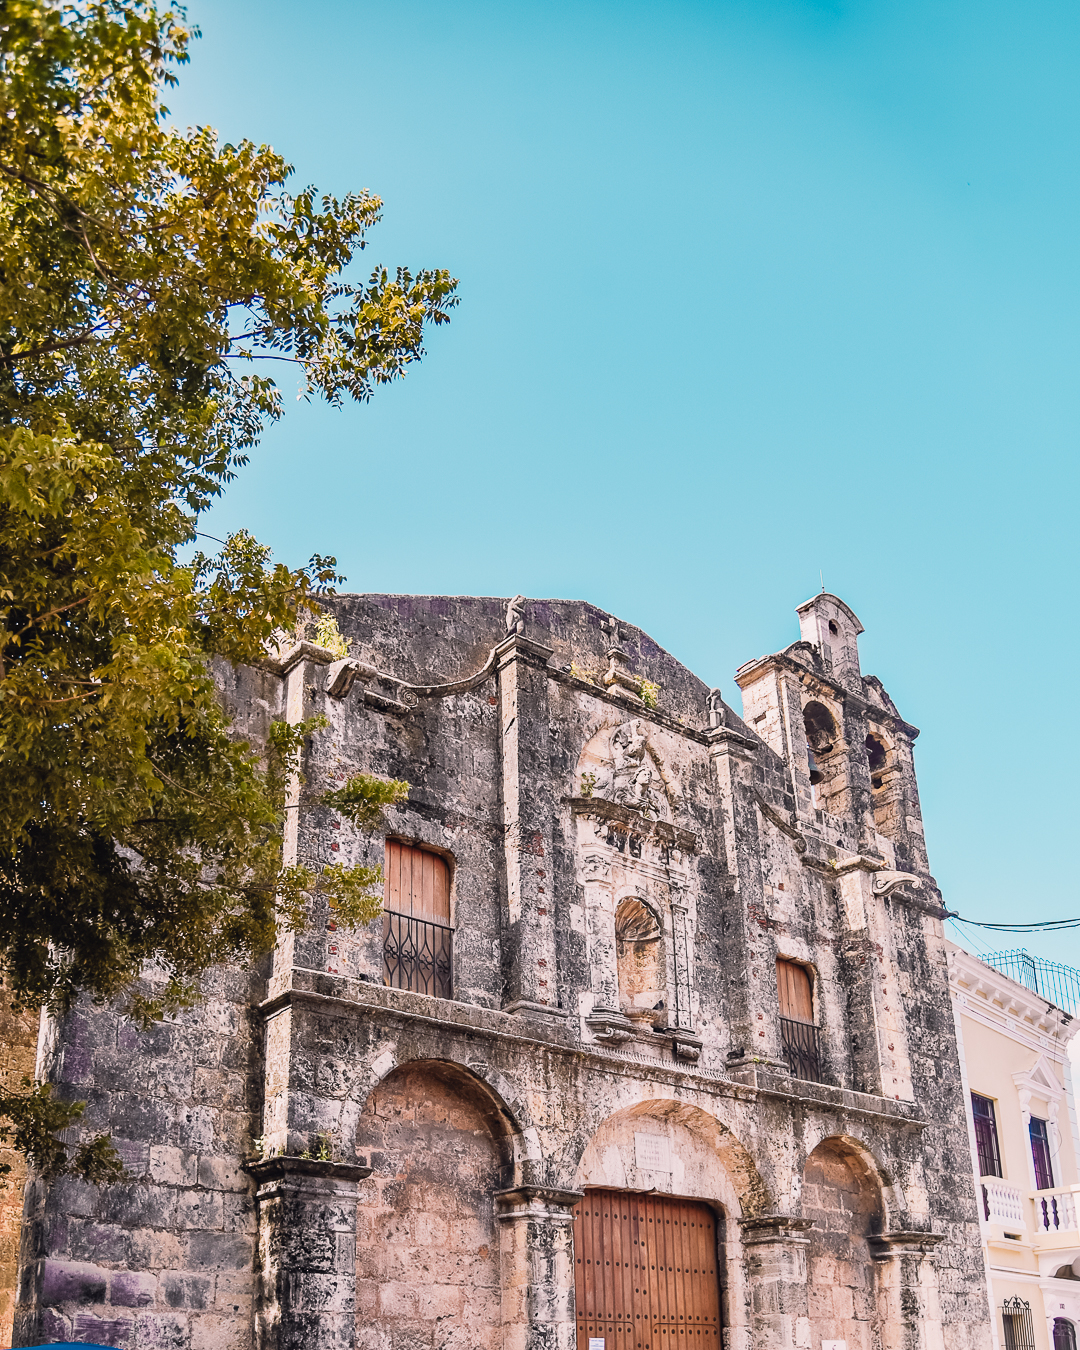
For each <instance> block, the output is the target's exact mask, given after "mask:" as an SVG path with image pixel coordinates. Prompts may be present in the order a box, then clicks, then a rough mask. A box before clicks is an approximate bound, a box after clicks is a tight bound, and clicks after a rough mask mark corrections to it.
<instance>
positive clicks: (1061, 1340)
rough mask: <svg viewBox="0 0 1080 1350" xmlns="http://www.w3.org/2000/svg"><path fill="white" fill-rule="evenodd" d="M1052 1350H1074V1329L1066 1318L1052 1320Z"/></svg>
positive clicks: (1074, 1277) (1071, 1276)
mask: <svg viewBox="0 0 1080 1350" xmlns="http://www.w3.org/2000/svg"><path fill="white" fill-rule="evenodd" d="M1068 1269H1069V1270H1071V1269H1072V1267H1071V1266H1069V1267H1068ZM1068 1278H1069V1279H1072V1280H1075V1279H1076V1276H1075V1275H1070V1276H1069V1277H1068ZM1054 1350H1076V1328H1075V1327H1074V1326H1073V1324H1072V1323H1071V1322H1070V1321H1069V1319H1068V1318H1067V1317H1055V1318H1054Z"/></svg>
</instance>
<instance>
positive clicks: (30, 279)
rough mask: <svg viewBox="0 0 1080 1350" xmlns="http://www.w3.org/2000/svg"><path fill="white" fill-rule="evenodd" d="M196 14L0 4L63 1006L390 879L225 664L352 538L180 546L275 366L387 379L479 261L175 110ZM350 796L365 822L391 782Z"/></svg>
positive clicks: (9, 670)
mask: <svg viewBox="0 0 1080 1350" xmlns="http://www.w3.org/2000/svg"><path fill="white" fill-rule="evenodd" d="M191 36H192V34H191V30H190V29H189V28H188V27H187V26H186V24H185V21H184V15H183V12H182V11H181V10H170V11H162V12H159V11H158V10H156V9H155V8H154V6H153V4H152V3H150V2H149V0H75V2H74V3H64V2H63V0H60V2H54V0H48V2H46V0H7V3H6V4H5V5H4V6H3V7H2V9H0V42H2V47H0V617H2V622H0V968H2V969H3V973H4V978H5V981H6V984H7V987H8V989H9V990H10V991H11V992H12V993H13V994H14V996H15V997H16V998H17V999H19V1000H22V1001H23V1002H25V1003H29V1004H43V1005H45V1006H46V1007H47V1008H49V1009H51V1010H53V1011H56V1012H63V1011H64V1010H66V1009H67V1008H69V1007H70V1006H71V1004H72V1002H73V1000H74V999H75V998H76V997H77V996H78V995H79V994H80V993H81V992H85V993H86V994H88V995H89V996H90V997H91V998H93V999H95V1000H97V1001H100V1002H104V1001H108V1000H113V999H116V998H122V999H124V1000H125V1001H126V1006H127V1008H128V1010H129V1011H130V1012H131V1013H132V1014H133V1015H135V1016H137V1017H140V1018H143V1019H146V1018H150V1017H154V1016H157V1015H160V1014H161V1013H162V1012H163V1011H166V1010H168V1009H171V1008H176V1007H178V1006H180V1005H182V1004H184V1003H185V1002H189V1001H190V1000H192V999H193V998H194V997H195V996H196V993H197V989H198V982H199V978H200V976H201V974H202V973H203V972H204V971H205V970H206V969H207V968H208V967H209V966H211V965H213V964H215V963H218V962H233V963H236V964H240V965H243V964H247V963H249V962H250V961H251V960H252V959H253V958H254V957H255V956H257V955H258V954H260V953H262V952H264V951H266V950H267V949H268V947H269V946H270V945H271V944H272V943H273V942H274V940H275V935H276V933H277V932H278V930H279V928H280V927H281V926H282V925H284V926H286V927H296V926H298V925H300V924H302V923H303V922H304V916H305V912H306V896H307V895H308V894H309V893H310V891H311V889H312V888H313V887H314V886H315V885H316V884H318V885H320V886H321V887H322V889H323V890H324V891H326V892H327V893H328V894H329V895H330V897H331V898H333V899H335V900H336V901H337V903H338V906H339V917H340V918H341V919H342V920H343V921H344V922H362V921H364V919H365V916H368V915H369V914H370V912H371V909H372V906H373V904H374V900H373V898H372V897H373V892H374V888H375V886H376V884H377V877H376V876H375V872H376V871H377V869H366V870H365V869H347V868H340V867H339V868H337V869H330V870H329V871H328V872H326V873H324V874H323V876H322V877H321V878H316V877H314V876H312V875H311V874H310V873H307V872H306V871H305V870H304V869H301V868H291V869H286V868H283V866H282V822H283V818H284V813H285V810H286V787H287V785H288V783H289V782H290V781H291V779H292V775H294V774H295V771H296V767H297V758H298V754H299V746H300V736H301V735H302V734H303V731H304V729H298V728H287V727H282V726H278V727H275V728H274V729H273V732H272V734H271V737H270V744H269V745H268V746H266V747H261V748H254V747H251V746H249V745H248V744H247V743H246V742H245V741H243V740H242V739H241V738H240V737H238V736H237V734H236V733H235V731H234V729H233V728H232V727H231V726H230V723H229V719H228V717H227V716H226V713H225V712H224V710H223V708H222V706H221V703H220V701H219V699H218V696H217V693H216V690H215V685H214V680H213V678H212V672H211V662H212V661H213V659H215V658H225V659H227V660H229V661H232V662H254V661H257V660H258V659H260V658H261V656H262V655H263V653H264V651H265V650H266V647H267V645H268V644H269V643H270V641H271V640H272V638H273V637H274V636H275V634H278V633H280V631H281V630H283V629H284V630H286V631H292V630H294V628H295V626H296V624H297V623H298V621H301V620H304V619H306V618H307V617H310V615H311V614H313V613H316V614H317V613H318V612H319V610H320V609H321V606H320V605H319V597H320V596H322V595H325V594H326V593H328V592H329V591H330V590H332V588H333V586H334V585H335V584H336V583H337V582H339V581H340V578H339V577H338V576H337V574H336V569H335V565H334V560H333V559H332V558H329V557H321V556H315V557H314V558H312V560H311V561H310V563H309V564H308V565H307V566H306V567H301V568H297V569H290V568H287V567H284V566H282V565H281V564H272V562H271V559H270V553H269V550H268V549H266V548H265V547H264V546H262V545H260V544H259V543H258V542H257V541H256V540H254V539H253V538H252V537H251V536H250V535H248V534H246V533H243V532H241V533H237V534H235V535H233V536H231V537H230V538H229V540H228V541H227V542H225V544H224V545H223V547H222V548H221V549H220V551H219V552H218V553H217V554H215V555H213V556H207V555H205V554H201V553H200V554H197V555H196V556H195V557H194V558H193V559H192V560H191V561H189V562H183V561H182V560H181V555H180V552H179V550H180V549H181V547H182V546H183V545H186V544H188V543H189V542H190V541H191V540H192V539H193V538H194V537H195V533H196V523H197V521H198V517H199V514H200V512H202V511H203V510H204V509H205V508H206V507H207V506H208V505H209V504H210V503H211V501H212V500H213V499H214V497H215V496H216V495H217V494H218V493H220V492H221V490H222V488H223V486H224V485H225V484H226V483H227V482H228V481H229V480H230V479H231V478H232V477H233V475H234V474H235V472H236V471H237V470H238V469H239V468H240V467H241V466H242V465H243V464H244V463H245V462H246V458H247V455H248V452H249V451H250V449H251V447H252V446H254V445H255V444H256V442H257V441H258V439H259V436H260V434H261V431H262V429H263V428H264V427H265V425H266V424H267V422H269V421H272V420H274V419H275V418H277V417H278V416H279V415H280V412H281V397H280V392H279V390H278V387H277V385H276V383H275V381H274V378H273V375H272V374H271V373H269V372H271V371H273V370H279V369H282V368H284V369H285V370H287V371H289V372H290V374H291V375H296V376H298V377H299V380H300V383H301V389H302V392H303V393H304V395H305V396H308V397H310V396H314V395H320V396H322V397H324V398H326V399H328V400H329V401H330V402H331V403H339V402H340V401H341V400H342V399H344V398H345V397H350V398H353V399H359V400H366V399H367V398H369V397H370V396H371V394H372V392H373V390H374V388H375V387H376V386H377V385H378V384H382V383H386V382H387V381H390V380H393V379H396V378H398V377H399V376H401V375H402V374H403V373H404V372H405V370H406V369H407V368H408V366H409V365H410V364H411V363H412V362H414V361H416V360H418V359H419V358H420V357H421V355H422V352H423V339H424V334H425V332H426V331H427V330H428V328H429V327H430V325H432V324H441V323H445V322H446V321H447V320H448V318H449V312H450V310H451V308H452V307H453V305H454V304H455V303H456V296H455V288H456V282H455V281H454V280H453V279H452V278H451V277H450V276H449V275H448V274H447V273H446V272H445V271H438V270H436V271H418V272H412V271H410V270H408V269H406V268H398V269H397V270H396V272H394V273H391V272H390V271H388V270H387V269H386V268H383V267H376V268H374V270H372V271H371V272H370V273H369V274H368V276H367V278H366V280H359V281H357V280H354V279H353V278H352V277H351V274H349V273H348V271H347V269H348V268H349V264H350V263H351V262H352V261H353V260H354V259H355V258H356V256H357V254H358V253H359V251H360V250H361V249H363V248H364V246H365V236H366V233H367V231H368V230H369V229H370V227H371V226H373V225H374V224H375V223H376V221H377V220H378V218H379V212H380V202H379V199H378V198H377V197H373V196H370V195H368V194H366V193H358V194H349V195H347V196H345V197H343V198H341V199H337V198H333V197H328V196H324V197H322V198H320V197H318V196H317V194H316V193H315V192H314V190H313V189H311V188H304V189H302V190H301V191H299V192H297V193H296V194H290V193H288V192H287V191H286V188H285V185H286V182H287V180H288V177H289V174H290V168H289V166H288V165H287V164H286V163H285V162H284V161H283V160H282V159H281V157H280V156H279V155H276V154H275V153H274V152H273V151H272V150H270V149H269V148H268V147H266V146H259V145H256V144H254V143H253V142H249V141H242V142H240V143H239V144H237V145H226V144H221V143H219V141H218V139H217V137H216V135H215V133H214V132H213V131H211V130H209V129H207V128H199V129H197V130H194V131H186V132H185V131H179V130H177V129H176V128H174V127H171V126H169V125H168V124H167V121H166V119H165V113H166V111H167V110H166V109H165V108H164V106H163V104H162V95H163V92H164V91H165V89H166V88H167V87H168V86H169V85H170V84H172V83H174V81H175V74H174V71H175V69H176V68H177V67H178V66H180V65H182V64H183V63H184V62H185V61H186V60H187V57H188V44H189V40H190V38H191ZM276 362H284V363H285V365H284V367H282V366H280V365H276V364H275V363H276ZM322 622H323V623H324V627H325V630H326V631H325V636H328V637H333V634H332V633H331V632H330V627H329V624H327V623H326V621H322ZM334 627H335V628H336V625H334ZM338 638H339V639H340V634H339V635H338ZM308 730H309V731H310V730H311V729H310V728H309V729H308ZM372 781H374V780H372ZM400 787H401V785H397V786H396V787H393V788H392V790H391V789H387V790H389V791H391V797H392V795H393V791H400ZM345 791H346V792H351V793H352V796H351V797H350V798H349V801H344V800H343V801H342V802H339V803H338V809H340V810H342V811H345V809H346V807H347V806H348V805H349V804H350V802H351V804H352V808H353V809H354V818H355V819H356V820H357V821H358V822H359V823H363V822H364V821H370V820H371V819H373V816H372V815H371V813H372V812H376V813H377V810H378V809H380V804H385V801H382V802H381V803H380V796H379V794H380V792H381V791H382V789H375V788H373V787H372V782H368V783H367V784H366V786H365V784H363V783H361V784H359V785H357V784H355V783H354V784H350V785H349V786H348V788H347V789H345ZM365 794H366V795H365ZM386 800H389V798H387V799H386ZM369 808H370V809H369ZM365 812H367V814H365ZM148 970H153V971H154V972H155V979H154V980H153V981H152V982H151V983H149V984H148V983H146V982H144V981H141V980H140V977H141V976H142V975H143V974H144V973H145V972H147V971H148ZM60 1105H61V1104H59V1103H56V1102H53V1101H52V1100H51V1099H50V1098H49V1096H48V1094H47V1093H43V1092H42V1091H39V1090H37V1089H33V1090H29V1089H28V1090H26V1091H24V1092H10V1091H5V1092H3V1093H0V1116H6V1117H7V1118H8V1120H9V1121H10V1122H12V1124H11V1127H10V1129H9V1133H11V1132H12V1131H13V1132H14V1139H15V1143H16V1145H17V1146H18V1147H20V1148H21V1149H23V1151H24V1152H26V1153H27V1155H28V1156H30V1157H31V1158H32V1159H33V1160H34V1161H35V1162H37V1163H39V1164H40V1165H42V1166H43V1168H44V1169H45V1170H47V1171H51V1172H53V1173H55V1172H57V1171H61V1170H63V1169H64V1168H65V1167H70V1168H73V1169H74V1170H75V1171H77V1172H80V1173H81V1174H82V1175H84V1176H86V1177H88V1178H90V1179H95V1180H100V1179H101V1178H102V1177H103V1176H104V1175H106V1174H107V1173H108V1170H109V1169H108V1165H107V1164H108V1148H107V1145H106V1144H104V1143H103V1142H99V1143H98V1144H96V1145H95V1148H96V1153H94V1154H93V1156H90V1155H86V1154H84V1153H78V1152H76V1153H74V1154H69V1153H68V1152H67V1150H66V1149H65V1148H64V1147H63V1146H62V1145H61V1144H59V1142H58V1141H56V1140H55V1131H56V1130H57V1129H61V1128H64V1127H65V1125H67V1124H70V1123H71V1119H70V1118H68V1117H66V1116H63V1113H64V1111H65V1110H69V1108H70V1104H68V1105H66V1106H64V1107H63V1109H62V1110H59V1108H60ZM58 1110H59V1114H58ZM61 1117H63V1119H61ZM46 1136H49V1137H51V1138H53V1140H54V1144H55V1145H56V1147H53V1145H51V1144H46V1143H42V1142H41V1141H42V1140H43V1139H44V1138H45V1137H46ZM35 1141H36V1142H35ZM114 1161H115V1160H114Z"/></svg>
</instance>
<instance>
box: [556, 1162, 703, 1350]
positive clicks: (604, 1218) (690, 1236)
mask: <svg viewBox="0 0 1080 1350" xmlns="http://www.w3.org/2000/svg"><path fill="white" fill-rule="evenodd" d="M717 1238H718V1234H717V1223H716V1216H715V1214H714V1213H713V1211H712V1209H711V1208H710V1206H708V1205H706V1204H703V1203H702V1202H701V1201H695V1200H677V1199H674V1198H672V1197H671V1196H667V1195H657V1194H655V1193H648V1192H645V1193H642V1192H633V1191H614V1190H602V1189H599V1188H590V1189H588V1190H586V1192H585V1197H584V1199H583V1200H582V1201H581V1202H580V1203H579V1204H578V1205H576V1206H575V1207H574V1293H575V1300H574V1306H575V1311H576V1314H577V1350H601V1346H600V1345H598V1344H597V1342H601V1343H602V1350H668V1347H671V1350H675V1347H678V1350H686V1347H687V1346H690V1345H692V1346H694V1347H696V1348H697V1350H720V1270H719V1264H720V1263H719V1260H718V1252H717Z"/></svg>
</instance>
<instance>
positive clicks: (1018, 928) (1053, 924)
mask: <svg viewBox="0 0 1080 1350" xmlns="http://www.w3.org/2000/svg"><path fill="white" fill-rule="evenodd" d="M948 917H949V918H950V919H952V920H953V921H954V922H955V923H965V924H967V925H968V926H969V927H971V928H992V929H994V931H995V932H998V933H1056V932H1058V931H1060V930H1061V929H1063V928H1080V919H1042V920H1040V921H1039V922H1038V923H980V922H979V920H978V919H962V918H961V917H960V915H959V914H954V913H952V912H950V913H949V915H948Z"/></svg>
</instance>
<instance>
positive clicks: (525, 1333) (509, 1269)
mask: <svg viewBox="0 0 1080 1350" xmlns="http://www.w3.org/2000/svg"><path fill="white" fill-rule="evenodd" d="M583 1195H584V1192H583V1191H559V1190H552V1189H549V1188H547V1187H543V1186H518V1187H515V1189H513V1190H510V1191H500V1192H499V1193H498V1194H497V1195H496V1197H495V1200H496V1216H497V1219H498V1222H499V1225H500V1256H501V1268H502V1320H503V1341H502V1344H503V1350H575V1346H576V1344H577V1337H576V1331H575V1323H574V1215H573V1207H574V1205H576V1204H577V1203H578V1201H579V1200H581V1199H582V1197H583Z"/></svg>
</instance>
